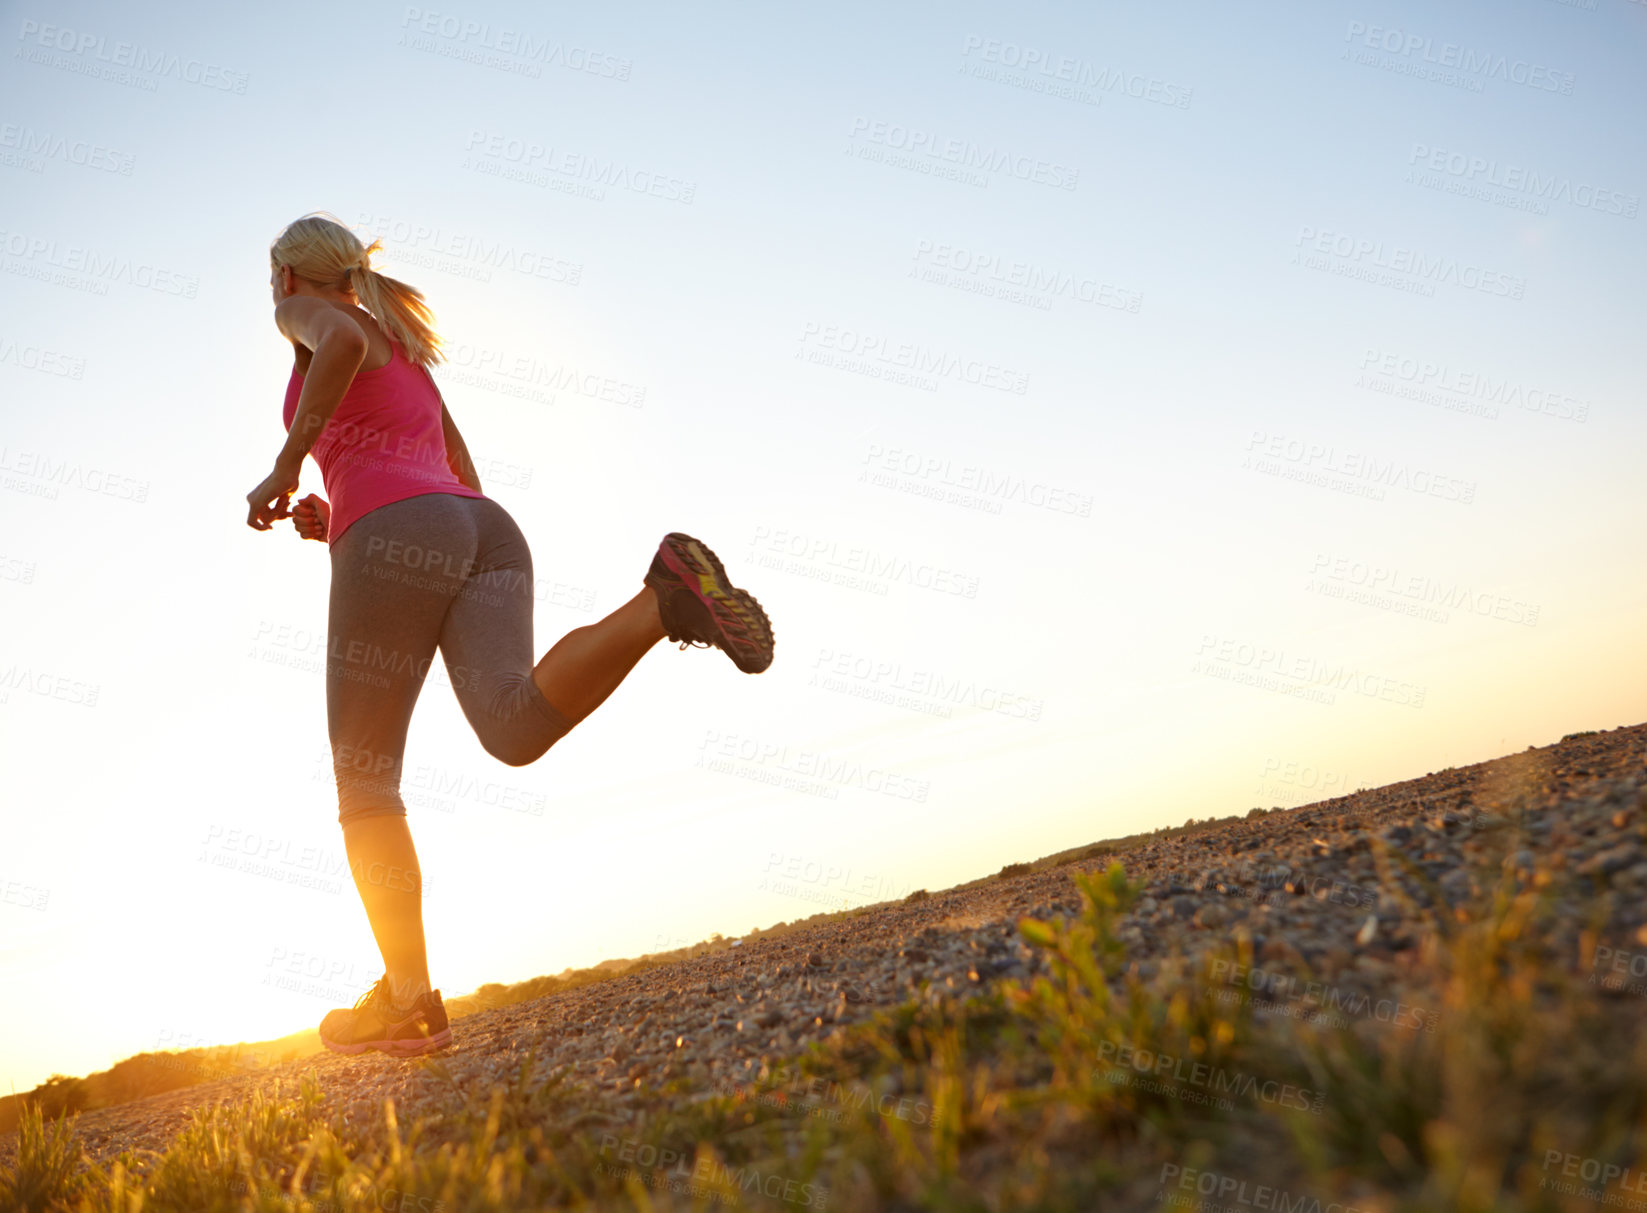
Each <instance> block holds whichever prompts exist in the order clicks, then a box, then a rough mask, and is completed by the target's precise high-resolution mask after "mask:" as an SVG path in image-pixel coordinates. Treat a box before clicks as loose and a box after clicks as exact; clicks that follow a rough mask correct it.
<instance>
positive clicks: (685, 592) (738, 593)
mask: <svg viewBox="0 0 1647 1213" xmlns="http://www.w3.org/2000/svg"><path fill="white" fill-rule="evenodd" d="M645 583H646V584H647V585H649V586H651V587H652V592H653V593H655V594H656V595H657V596H658V616H659V617H660V618H661V619H662V620H663V630H664V633H665V634H666V635H667V636H668V637H669V639H671V640H677V641H679V642H680V646H681V648H683V649H684V648H687V647H689V646H691V645H694V644H695V645H699V646H701V647H703V648H717V649H720V650H721V651H722V652H723V653H725V654H726V655H727V656H728V657H730V658H731V659H732V664H733V665H735V666H737V667H738V668H739V669H740V670H742V671H743V672H744V673H745V674H759V673H760V672H761V671H762V670H764V669H766V667H767V666H769V665H771V664H772V643H773V642H772V624H771V623H770V622H769V621H768V620H767V618H766V612H765V611H763V610H761V604H760V603H758V602H756V601H755V599H754V598H753V597H751V596H750V594H749V593H748V592H747V591H745V590H740V589H738V588H737V587H736V586H734V585H733V584H732V582H731V581H730V580H728V578H727V576H726V570H725V569H724V568H722V567H721V562H720V561H719V560H717V559H716V558H715V553H714V552H711V551H710V550H709V548H708V546H707V545H705V544H704V543H703V542H702V541H701V540H697V539H694V538H692V536H690V535H683V534H681V533H680V532H679V531H671V532H669V534H667V535H665V536H664V537H663V542H662V543H660V544H659V545H658V554H657V555H656V556H654V557H653V558H652V567H651V568H650V569H648V570H647V572H646V578H645Z"/></svg>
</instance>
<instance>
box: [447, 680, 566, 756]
mask: <svg viewBox="0 0 1647 1213" xmlns="http://www.w3.org/2000/svg"><path fill="white" fill-rule="evenodd" d="M491 709H492V710H490V711H488V712H486V713H485V714H484V715H483V716H481V718H480V719H474V718H473V717H471V720H472V721H473V723H474V725H475V733H476V734H477V735H478V736H479V737H480V744H481V746H482V747H484V748H485V750H486V752H487V753H488V754H490V755H491V756H492V757H493V758H496V759H497V760H498V761H499V762H501V763H503V764H505V765H506V766H511V767H523V766H526V765H528V764H530V763H534V762H536V761H537V760H538V759H540V758H542V757H543V756H544V755H545V754H546V753H548V752H549V747H550V746H552V745H554V744H555V742H557V741H559V740H560V739H561V738H562V737H564V736H566V734H567V733H568V732H570V731H571V729H572V726H573V724H575V723H576V721H572V720H568V719H567V718H566V717H565V716H564V715H562V714H561V713H560V712H559V711H558V710H557V709H556V708H555V707H554V706H553V705H552V704H551V703H550V702H549V701H548V700H547V699H545V698H544V697H543V692H542V691H540V690H539V689H538V686H537V683H536V682H535V681H533V679H532V678H531V676H530V675H526V676H523V677H521V678H519V679H515V680H511V683H510V684H509V685H508V686H506V687H505V688H501V689H500V691H499V693H498V694H497V695H496V696H494V698H493V700H492V704H491Z"/></svg>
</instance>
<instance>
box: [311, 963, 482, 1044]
mask: <svg viewBox="0 0 1647 1213" xmlns="http://www.w3.org/2000/svg"><path fill="white" fill-rule="evenodd" d="M320 1043H321V1044H323V1045H325V1046H326V1047H327V1048H328V1049H330V1050H331V1051H332V1052H334V1053H364V1052H365V1051H366V1050H367V1049H377V1050H378V1051H379V1052H382V1053H388V1054H389V1055H390V1056H392V1057H415V1056H417V1055H418V1054H419V1053H432V1052H434V1051H435V1050H436V1049H444V1048H445V1047H446V1046H447V1045H449V1044H451V1043H452V1029H451V1028H450V1027H448V1026H447V1023H446V1004H445V1003H443V1002H442V1001H441V999H440V991H439V990H430V991H429V992H428V993H427V994H421V995H419V996H418V999H417V1001H416V1002H414V1003H413V1004H412V1005H411V1006H410V1007H409V1008H401V1007H397V1006H395V1005H393V1004H392V1003H391V1002H390V1001H389V977H388V974H384V975H383V976H382V977H380V978H378V980H377V984H376V985H374V986H373V987H372V988H371V989H370V990H367V991H366V993H364V994H362V995H361V996H360V1000H359V1001H358V1002H356V1003H355V1005H354V1006H353V1008H350V1009H348V1010H344V1009H342V1008H340V1009H338V1010H336V1011H328V1012H327V1013H326V1018H325V1019H323V1020H321V1021H320Z"/></svg>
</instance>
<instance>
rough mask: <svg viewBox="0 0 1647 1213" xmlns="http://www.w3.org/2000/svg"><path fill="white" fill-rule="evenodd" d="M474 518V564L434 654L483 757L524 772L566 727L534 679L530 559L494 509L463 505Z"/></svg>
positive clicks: (487, 503) (509, 522) (491, 504)
mask: <svg viewBox="0 0 1647 1213" xmlns="http://www.w3.org/2000/svg"><path fill="white" fill-rule="evenodd" d="M465 504H466V505H468V506H469V507H470V509H471V511H472V513H473V514H474V516H475V521H476V527H477V538H476V544H475V563H474V568H473V570H472V571H471V572H470V574H469V577H468V580H467V583H466V584H465V586H464V588H463V592H462V593H460V594H458V595H457V596H456V597H455V598H454V599H453V601H452V604H451V609H450V610H448V611H447V613H446V619H445V623H444V624H443V626H442V628H441V631H440V651H441V656H442V657H443V658H444V660H445V662H446V670H447V673H448V675H449V676H450V677H451V680H452V689H453V690H454V691H456V692H457V697H458V703H459V705H460V706H461V707H462V708H463V714H464V716H465V717H466V718H467V719H468V721H469V723H470V725H471V726H472V727H473V728H474V730H475V735H476V736H477V737H479V738H480V741H481V744H482V745H483V746H484V747H485V748H486V750H487V752H488V753H490V754H491V755H493V757H495V758H497V759H499V760H500V761H503V762H506V763H510V764H512V765H517V766H518V765H522V764H524V763H528V762H532V761H534V760H535V759H537V758H538V757H540V756H541V755H542V754H543V752H544V751H545V750H547V749H548V748H549V747H550V746H551V745H553V744H554V742H555V741H556V740H557V739H558V738H559V737H560V736H561V735H562V734H564V733H565V732H566V731H567V730H568V729H569V728H571V724H570V723H569V722H568V721H566V719H565V718H564V717H562V716H561V715H560V713H559V712H557V711H555V709H554V708H552V707H551V706H550V705H549V703H548V701H547V700H545V699H544V698H543V693H542V692H541V691H539V690H538V688H537V684H536V682H534V681H533V678H532V670H533V669H534V667H535V666H536V665H537V653H536V650H535V648H534V646H533V641H532V612H533V608H534V606H535V605H536V596H535V595H534V593H533V584H534V583H533V580H532V553H531V551H530V549H529V548H528V547H527V544H526V537H525V536H524V535H522V534H521V531H520V528H519V527H518V526H517V525H515V520H514V519H513V518H511V517H510V516H509V513H508V511H507V510H505V509H504V508H503V507H502V506H501V505H498V504H497V502H495V501H492V500H490V499H484V500H483V499H478V498H477V499H473V500H471V501H468V502H466V503H465Z"/></svg>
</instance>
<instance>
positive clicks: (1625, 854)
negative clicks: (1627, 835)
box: [1574, 843, 1638, 876]
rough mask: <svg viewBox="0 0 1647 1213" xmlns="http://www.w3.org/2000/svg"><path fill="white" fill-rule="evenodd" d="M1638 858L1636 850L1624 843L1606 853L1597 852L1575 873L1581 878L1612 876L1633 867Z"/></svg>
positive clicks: (1580, 865) (1579, 866)
mask: <svg viewBox="0 0 1647 1213" xmlns="http://www.w3.org/2000/svg"><path fill="white" fill-rule="evenodd" d="M1637 858H1638V855H1637V852H1636V848H1635V847H1633V846H1630V845H1629V844H1628V843H1623V844H1620V845H1619V846H1616V847H1608V848H1607V849H1606V850H1605V851H1597V852H1596V853H1595V854H1594V855H1592V856H1590V858H1588V859H1586V860H1585V861H1584V862H1583V863H1581V864H1579V865H1578V867H1577V868H1575V869H1574V871H1575V872H1577V874H1578V875H1580V876H1611V875H1612V874H1613V873H1615V872H1622V871H1623V870H1624V869H1625V868H1628V867H1631V866H1633V865H1634V864H1635V862H1636V860H1637Z"/></svg>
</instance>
